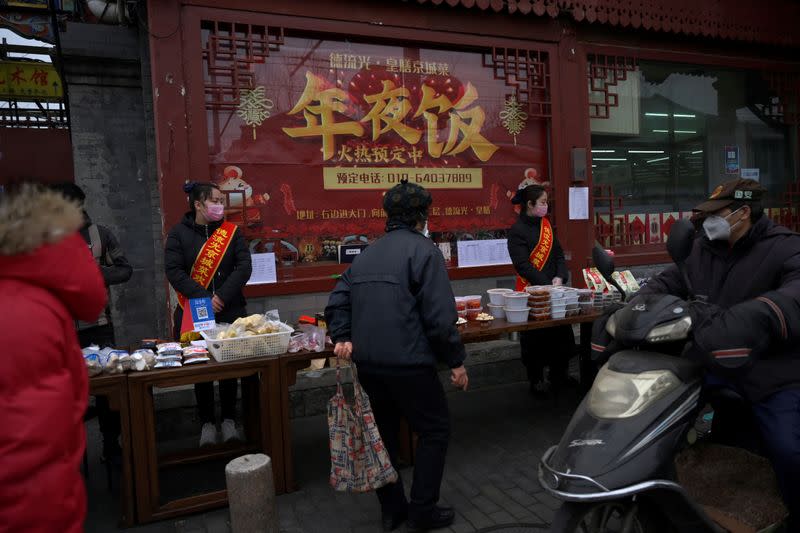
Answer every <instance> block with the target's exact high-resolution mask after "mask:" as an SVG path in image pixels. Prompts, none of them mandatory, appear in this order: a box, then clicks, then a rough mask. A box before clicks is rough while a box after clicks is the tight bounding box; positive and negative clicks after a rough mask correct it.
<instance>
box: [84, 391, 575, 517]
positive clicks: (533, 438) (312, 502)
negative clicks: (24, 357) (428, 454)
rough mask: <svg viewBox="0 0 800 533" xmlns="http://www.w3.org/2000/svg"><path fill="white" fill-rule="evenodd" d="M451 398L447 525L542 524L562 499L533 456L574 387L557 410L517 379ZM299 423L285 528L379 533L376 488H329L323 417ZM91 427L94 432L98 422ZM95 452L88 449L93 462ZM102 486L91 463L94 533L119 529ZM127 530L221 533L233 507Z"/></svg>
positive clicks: (553, 438)
mask: <svg viewBox="0 0 800 533" xmlns="http://www.w3.org/2000/svg"><path fill="white" fill-rule="evenodd" d="M448 399H449V402H450V409H451V417H452V421H453V432H452V439H451V445H450V449H449V451H448V457H447V466H446V469H445V475H444V482H443V484H442V492H441V496H442V501H443V502H445V503H448V504H450V505H453V506H454V507H455V509H456V513H457V516H456V521H455V523H454V524H453V526H452V527H450V528H449V529H446V530H442V531H449V532H452V533H469V532H476V531H480V530H481V529H484V528H492V527H496V526H501V525H507V524H508V525H510V524H520V525H527V526H528V528H527V529H525V528H524V527H523V528H521V529H519V530H520V531H522V530H525V531H535V530H537V529H538V527H541V528H544V527H545V526H546V525H547V524H548V523H549V522H550V521H551V520H552V517H553V513H554V511H555V509H557V508H558V505H559V503H558V502H557V501H556V500H554V499H553V498H551V497H549V496H548V495H546V494H544V493H543V492H542V490H541V488H540V487H539V484H538V481H537V479H536V475H537V462H538V459H539V457H541V455H542V454H543V453H544V451H545V450H546V449H547V447H549V446H550V445H552V444H554V443H555V442H557V440H558V439H559V438H560V435H561V431H562V430H563V429H564V427H566V424H567V423H568V421H569V417H570V416H571V414H572V412H573V410H574V408H575V406H576V405H577V401H578V399H577V397H576V395H575V393H574V392H573V391H567V392H566V393H565V394H564V395H562V397H561V401H560V402H559V404H558V405H557V406H556V405H554V404H553V403H552V402H550V401H547V402H537V401H534V400H533V399H531V398H530V397H529V396H528V394H527V385H526V384H524V383H515V384H510V385H503V386H498V387H494V388H488V389H486V388H484V389H480V390H476V391H472V392H467V393H462V392H457V393H452V394H449V395H448ZM293 424H294V427H293V430H294V442H295V460H296V464H297V479H298V483H299V486H300V489H299V490H298V491H296V492H294V493H292V494H286V495H283V496H279V497H278V498H277V505H278V514H279V519H280V527H281V531H283V532H285V533H340V532H341V533H368V532H369V533H371V532H376V531H380V530H381V529H380V508H379V506H378V502H377V498H375V496H374V494H357V495H351V494H340V493H335V492H333V491H332V490H331V489H330V488H329V487H328V485H327V475H328V467H329V463H328V456H327V453H328V446H327V433H326V431H327V429H326V421H325V418H324V417H322V416H315V417H307V418H301V419H296V420H294V421H293ZM90 431H92V432H94V431H96V426H95V427H90ZM91 441H94V442H96V439H94V438H92V439H90V442H91ZM96 452H97V450H90V460H92V461H91V462H92V463H95V461H94V460H93V459H94V457H93V456H94V454H96ZM401 473H402V474H403V477H404V479H405V480H406V491H408V489H409V482H410V479H411V470H410V469H403V471H402V472H401ZM104 484H105V476H104V474H103V473H102V468H101V466H100V465H99V464H95V465H94V466H93V470H92V476H91V477H90V487H91V488H90V516H89V521H88V522H87V528H86V530H87V531H89V532H92V531H98V532H100V531H102V532H105V531H115V530H116V529H115V527H114V526H113V524H114V516H113V512H114V508H113V505H110V504H108V503H107V502H106V500H109V499H110V496H109V495H108V492H107V491H106V490H105V486H104ZM104 502H106V503H104ZM536 526H538V527H536ZM542 530H543V529H542ZM130 531H132V532H142V533H162V532H163V533H166V532H180V533H223V532H228V531H229V526H228V514H227V509H221V510H218V511H214V512H210V513H205V514H202V515H195V516H191V517H186V518H185V519H181V520H176V521H165V522H160V523H156V524H150V525H147V526H140V527H137V528H133V529H131V530H130ZM398 531H400V532H402V531H405V528H404V527H402V528H400V529H399V530H398Z"/></svg>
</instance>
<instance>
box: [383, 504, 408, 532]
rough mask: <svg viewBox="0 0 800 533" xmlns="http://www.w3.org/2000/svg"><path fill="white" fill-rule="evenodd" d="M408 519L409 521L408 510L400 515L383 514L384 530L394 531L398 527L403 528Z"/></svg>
mask: <svg viewBox="0 0 800 533" xmlns="http://www.w3.org/2000/svg"><path fill="white" fill-rule="evenodd" d="M406 519H408V509H406V510H404V511H401V512H399V513H383V517H382V521H383V530H384V531H394V530H395V529H397V528H398V527H400V526H402V525H403V522H405V521H406Z"/></svg>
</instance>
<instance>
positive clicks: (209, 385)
mask: <svg viewBox="0 0 800 533" xmlns="http://www.w3.org/2000/svg"><path fill="white" fill-rule="evenodd" d="M238 385H239V380H236V379H223V380H221V381H220V382H219V400H220V401H219V403H220V406H221V412H220V414H221V415H222V420H225V419H226V418H230V419H231V420H234V419H235V418H236V389H237V387H238ZM194 397H195V399H196V400H197V409H198V410H199V411H200V422H202V423H203V424H206V423H211V424H213V423H214V421H215V419H216V417H215V416H214V382H213V381H206V382H205V383H195V385H194Z"/></svg>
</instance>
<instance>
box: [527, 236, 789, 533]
mask: <svg viewBox="0 0 800 533" xmlns="http://www.w3.org/2000/svg"><path fill="white" fill-rule="evenodd" d="M694 234H695V231H694V228H693V227H692V225H691V223H689V222H688V221H679V222H678V223H676V224H675V225H673V228H672V230H671V232H670V235H669V240H668V243H667V248H668V251H669V253H670V256H671V257H672V259H673V261H675V263H676V264H677V265H678V267H679V268H680V270H681V272H682V273H683V275H684V279H685V280H686V281H687V284H688V277H687V276H686V273H685V270H684V268H683V262H684V261H685V259H686V258H687V257H688V255H689V253H690V252H691V248H692V243H693V240H694ZM593 259H594V263H595V265H596V266H597V267H598V269H599V270H600V271H601V273H602V274H603V276H604V277H605V278H606V279H608V280H609V282H610V283H612V284H614V285H615V286H616V287H617V289H618V290H620V292H621V293H622V294H623V295H624V294H625V292H624V291H623V290H622V288H621V287H619V285H618V284H617V283H615V282H614V281H613V279H612V277H611V273H612V272H613V270H614V262H613V259H612V258H611V257H610V256H608V255H607V254H606V253H605V252H604V251H603V250H602V249H601V248H599V247H596V248H595V250H594V251H593ZM687 286H688V285H687ZM694 304H698V305H701V304H700V303H698V302H692V301H691V300H690V301H684V300H681V299H679V298H676V297H674V296H669V295H637V296H633V297H632V298H630V300H629V301H627V304H626V305H625V307H623V308H621V309H619V310H618V311H616V312H615V313H614V314H613V315H611V317H610V318H609V319H608V322H607V324H606V331H607V332H608V333H609V334H610V335H611V336H612V337H613V338H614V343H616V344H618V345H619V346H620V347H621V348H623V349H620V350H619V351H617V352H616V353H614V354H613V355H612V356H611V357H610V358H609V360H608V362H607V363H606V364H605V365H603V366H602V368H601V369H600V371H599V373H598V375H597V377H596V379H595V381H594V384H593V385H592V388H591V390H590V391H589V393H588V394H587V396H586V397H585V398H584V399H583V401H582V402H581V404H580V405H579V407H578V408H577V410H576V412H575V414H574V415H573V417H572V420H571V421H570V423H569V426H568V427H567V429H566V431H565V432H564V435H563V437H562V438H561V441H560V443H559V444H558V446H553V447H552V448H550V449H549V450H547V452H546V453H545V454H544V456H543V457H542V458H541V461H540V464H539V482H540V484H541V485H542V487H543V488H544V490H545V491H546V492H547V493H549V494H550V495H551V496H553V497H555V498H557V499H559V500H562V501H563V502H564V503H563V504H562V506H561V508H560V509H559V510H558V511H557V513H556V515H555V518H554V520H553V524H552V526H551V531H552V532H554V533H572V532H582V533H601V532H620V533H621V532H634V533H651V532H654V533H661V532H673V531H676V532H681V533H690V532H702V533H709V532H724V531H752V532H756V531H764V532H766V531H777V530H778V528H779V527H780V524H779V523H780V522H781V521H782V520H783V518H784V517H785V515H786V511H785V508H784V507H783V504H782V502H781V499H780V496H779V495H778V492H777V485H776V483H775V478H774V473H773V472H772V468H771V466H770V464H769V462H768V461H767V460H766V459H764V458H763V457H759V456H758V455H755V454H752V453H749V452H747V451H744V450H741V449H738V448H732V447H728V446H719V445H716V444H709V443H700V444H695V442H696V441H697V431H696V429H695V426H696V422H697V420H698V415H699V413H700V410H701V408H702V407H703V405H704V403H705V401H707V400H708V398H707V397H706V396H707V392H706V390H705V389H704V387H703V386H702V385H703V377H704V370H703V368H702V366H701V365H699V364H697V363H696V362H693V361H690V360H688V359H686V358H681V357H680V354H681V353H682V352H683V349H684V348H685V346H686V343H687V342H689V340H690V335H691V326H692V319H691V316H690V313H689V306H690V305H694ZM718 394H719V398H718V400H719V401H720V402H727V403H728V404H729V405H730V404H731V403H732V404H733V405H734V406H736V405H741V407H742V408H741V410H740V411H739V412H740V413H745V412H747V409H746V408H745V407H744V405H745V404H744V400H742V399H741V398H737V397H736V396H735V394H734V393H732V392H731V391H729V390H727V389H725V390H724V391H719V392H718ZM738 402H741V403H740V404H739V403H738ZM712 403H714V402H713V400H712ZM714 405H716V404H714ZM701 419H702V417H701ZM713 433H714V431H713V430H712V434H713ZM693 444H694V446H692V445H693ZM737 476H738V477H737ZM742 477H745V478H746V479H741V478H742ZM748 485H749V488H748ZM743 513H744V514H745V515H747V516H742V515H743Z"/></svg>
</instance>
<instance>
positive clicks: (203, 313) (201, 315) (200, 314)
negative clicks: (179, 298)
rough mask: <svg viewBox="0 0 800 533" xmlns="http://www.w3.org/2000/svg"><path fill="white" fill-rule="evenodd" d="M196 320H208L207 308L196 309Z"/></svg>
mask: <svg viewBox="0 0 800 533" xmlns="http://www.w3.org/2000/svg"><path fill="white" fill-rule="evenodd" d="M197 318H198V320H207V319H208V308H207V307H198V308H197Z"/></svg>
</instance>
